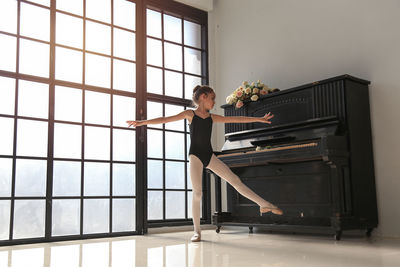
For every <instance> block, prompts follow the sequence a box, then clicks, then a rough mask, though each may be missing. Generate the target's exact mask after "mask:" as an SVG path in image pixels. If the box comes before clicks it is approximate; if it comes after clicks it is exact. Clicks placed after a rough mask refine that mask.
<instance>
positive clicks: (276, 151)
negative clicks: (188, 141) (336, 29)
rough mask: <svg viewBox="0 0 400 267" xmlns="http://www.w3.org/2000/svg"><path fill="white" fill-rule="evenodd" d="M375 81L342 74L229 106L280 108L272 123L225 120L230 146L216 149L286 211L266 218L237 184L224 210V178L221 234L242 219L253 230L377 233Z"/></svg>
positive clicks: (250, 112) (229, 110)
mask: <svg viewBox="0 0 400 267" xmlns="http://www.w3.org/2000/svg"><path fill="white" fill-rule="evenodd" d="M368 84H369V82H368V81H365V80H362V79H358V78H355V77H352V76H350V75H342V76H338V77H334V78H331V79H327V80H322V81H319V82H314V83H311V84H306V85H303V86H299V87H295V88H292V89H287V90H283V91H280V92H276V93H272V94H268V95H266V96H264V97H262V98H261V99H260V100H259V101H257V102H250V103H248V104H246V105H245V106H244V107H243V108H242V109H241V110H235V109H234V108H233V107H232V106H231V105H224V106H222V108H224V112H225V116H257V117H260V116H263V115H264V114H265V113H267V112H271V113H273V114H275V117H274V119H272V121H273V124H271V125H266V124H261V123H254V124H237V125H235V124H230V125H229V124H228V125H226V127H225V143H224V146H223V147H222V149H221V151H220V152H215V154H216V155H217V157H218V158H219V159H221V160H222V161H223V162H225V163H226V164H227V165H228V166H229V167H230V168H232V171H233V172H235V173H236V174H237V175H238V176H239V177H240V178H241V180H242V181H243V182H244V183H245V184H246V185H247V186H249V187H250V188H251V189H252V190H254V191H255V192H256V193H257V194H259V195H260V196H262V197H263V198H265V199H266V200H268V201H270V202H271V203H273V204H275V205H277V206H278V207H280V208H281V209H283V211H284V215H282V216H279V215H274V214H266V215H264V216H262V217H260V215H259V212H258V207H257V205H256V204H255V203H252V202H251V201H249V200H248V199H246V198H244V197H242V196H241V195H239V194H238V193H237V192H236V191H235V190H234V189H233V188H232V187H231V186H228V188H227V205H228V211H227V212H223V211H222V210H221V197H222V196H221V184H220V180H219V178H217V179H216V205H217V206H216V213H215V214H214V216H213V223H214V224H215V225H216V226H217V232H219V231H220V228H221V226H223V225H243V226H247V227H249V229H250V231H252V229H253V227H254V226H259V227H266V228H269V229H272V230H288V231H291V232H296V231H301V232H304V231H306V232H307V231H323V232H329V233H334V237H335V239H336V240H339V239H340V238H341V234H342V231H344V230H352V229H362V230H365V231H366V233H367V235H370V234H371V232H372V230H373V228H375V227H376V226H377V224H378V218H377V205H376V190H375V178H374V168H373V153H372V140H371V139H372V138H371V126H370V117H369V112H370V111H369V98H368ZM361 115H362V116H363V117H360V116H361ZM207 171H208V174H207V175H209V174H210V171H209V170H207Z"/></svg>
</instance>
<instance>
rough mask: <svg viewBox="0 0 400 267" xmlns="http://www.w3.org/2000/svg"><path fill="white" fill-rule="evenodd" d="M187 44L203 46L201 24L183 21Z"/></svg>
mask: <svg viewBox="0 0 400 267" xmlns="http://www.w3.org/2000/svg"><path fill="white" fill-rule="evenodd" d="M183 25H184V26H183V27H184V36H185V45H189V46H194V47H197V48H201V26H200V24H197V23H193V22H190V21H187V20H185V21H184V22H183Z"/></svg>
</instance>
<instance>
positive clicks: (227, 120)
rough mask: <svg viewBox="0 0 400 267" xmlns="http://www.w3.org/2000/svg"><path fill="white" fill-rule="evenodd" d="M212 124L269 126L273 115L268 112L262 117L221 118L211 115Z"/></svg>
mask: <svg viewBox="0 0 400 267" xmlns="http://www.w3.org/2000/svg"><path fill="white" fill-rule="evenodd" d="M212 116H213V122H223V123H250V122H262V123H269V124H271V121H270V120H271V119H272V118H273V117H274V115H272V114H271V112H268V113H267V114H265V115H264V117H246V116H228V117H225V116H221V115H216V114H213V115H212Z"/></svg>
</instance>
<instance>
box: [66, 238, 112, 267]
mask: <svg viewBox="0 0 400 267" xmlns="http://www.w3.org/2000/svg"><path fill="white" fill-rule="evenodd" d="M107 232H108V230H107ZM109 244H110V243H109V242H101V243H93V244H90V243H89V244H83V245H82V263H81V264H82V265H81V266H82V267H94V266H96V267H109V259H108V258H109V255H110V248H109ZM78 266H79V267H81V266H80V265H78ZM71 267H72V266H71Z"/></svg>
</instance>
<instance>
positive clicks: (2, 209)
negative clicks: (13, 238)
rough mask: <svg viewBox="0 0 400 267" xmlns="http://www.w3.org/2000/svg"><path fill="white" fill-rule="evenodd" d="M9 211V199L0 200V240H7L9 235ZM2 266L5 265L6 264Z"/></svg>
mask: <svg viewBox="0 0 400 267" xmlns="http://www.w3.org/2000/svg"><path fill="white" fill-rule="evenodd" d="M10 211H11V201H10V200H0V218H1V223H0V240H8V239H9V237H10V236H9V235H10ZM0 263H1V261H0ZM4 266H7V264H6V265H4Z"/></svg>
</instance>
